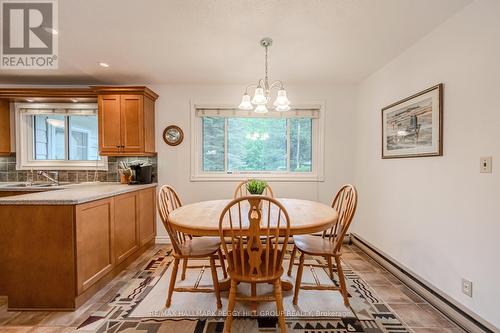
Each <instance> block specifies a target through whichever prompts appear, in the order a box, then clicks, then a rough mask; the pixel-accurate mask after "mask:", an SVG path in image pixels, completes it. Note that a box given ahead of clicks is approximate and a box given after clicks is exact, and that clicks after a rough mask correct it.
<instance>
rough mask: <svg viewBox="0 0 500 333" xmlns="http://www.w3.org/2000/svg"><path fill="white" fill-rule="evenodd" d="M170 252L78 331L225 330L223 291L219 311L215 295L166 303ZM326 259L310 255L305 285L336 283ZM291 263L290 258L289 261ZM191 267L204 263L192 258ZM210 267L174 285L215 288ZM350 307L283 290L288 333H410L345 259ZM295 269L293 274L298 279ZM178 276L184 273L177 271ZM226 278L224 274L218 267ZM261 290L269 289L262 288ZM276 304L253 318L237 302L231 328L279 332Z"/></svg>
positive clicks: (178, 296)
mask: <svg viewBox="0 0 500 333" xmlns="http://www.w3.org/2000/svg"><path fill="white" fill-rule="evenodd" d="M172 260H173V257H172V256H171V253H170V251H165V250H159V251H158V252H157V253H156V254H155V255H154V256H153V258H151V260H150V261H149V262H148V264H147V265H146V266H145V267H144V268H143V269H142V270H141V271H139V272H138V273H137V274H136V275H135V276H134V277H133V278H132V279H131V280H130V281H129V283H128V284H127V285H125V286H124V287H123V288H121V289H120V291H119V292H118V293H117V295H116V296H115V297H114V298H113V300H111V301H110V302H109V303H108V304H105V305H104V306H102V307H101V308H100V309H99V310H98V311H96V312H95V313H93V314H92V315H91V316H90V317H89V318H88V319H87V320H86V321H85V322H84V323H82V324H81V325H80V327H79V328H78V331H79V332H103V333H104V332H111V333H117V332H151V333H160V332H176V333H177V332H179V333H212V332H213V333H216V332H222V329H223V326H224V318H225V313H224V310H225V309H227V294H228V293H227V292H223V293H222V295H221V297H222V302H223V307H222V309H221V310H217V308H216V303H215V296H214V295H213V293H176V292H174V296H173V298H172V306H171V307H170V308H168V309H166V308H165V307H164V302H165V298H166V292H167V286H168V281H169V278H170V270H171V268H172V265H171V263H172ZM323 260H324V259H323V258H316V257H307V258H306V265H305V268H304V275H303V283H304V284H317V283H321V284H334V285H336V284H337V282H336V281H334V280H331V279H330V278H329V275H328V274H327V272H326V270H323V269H322V268H318V267H313V266H312V264H314V263H323ZM286 261H288V259H286ZM190 264H192V265H200V266H203V265H205V263H204V262H201V261H198V262H192V263H190ZM206 265H207V267H206V268H197V269H189V270H188V274H187V277H186V280H184V281H180V280H178V282H177V283H176V286H190V287H195V286H197V287H199V288H205V287H209V286H211V275H210V269H209V266H208V262H207V263H206ZM343 267H344V272H345V275H346V279H347V281H346V282H347V285H348V292H349V300H350V304H351V307H350V308H346V307H345V306H344V305H343V301H342V297H341V295H340V293H339V292H334V291H315V290H302V289H301V290H300V294H299V305H298V306H293V304H292V297H293V294H292V292H291V291H288V292H284V305H285V315H286V323H287V326H288V331H289V332H302V333H306V332H308V333H313V332H314V333H326V332H329V333H330V332H335V333H337V332H369V333H370V332H372V333H382V332H409V329H408V328H407V327H406V326H404V325H403V324H402V322H401V321H400V320H399V318H398V317H397V316H396V315H395V313H394V312H393V311H392V310H391V309H390V308H389V307H388V306H387V305H386V304H385V303H384V302H383V301H382V300H381V299H380V298H379V297H378V296H377V295H376V294H375V293H374V292H373V290H371V288H369V287H368V285H367V284H366V282H364V281H363V280H362V279H361V278H360V277H359V276H358V275H357V274H356V273H354V272H353V271H352V269H351V268H350V267H349V265H348V264H346V263H345V262H344V263H343ZM295 272H296V268H295V269H294V271H293V274H292V280H293V279H294V277H295ZM179 276H180V274H179ZM219 276H220V277H222V272H220V271H219ZM286 278H287V277H285V279H286ZM259 288H260V289H259V290H258V292H259V294H262V293H267V292H270V291H271V289H270V288H271V287H270V286H267V285H263V286H261V287H259ZM238 292H239V293H242V294H245V293H248V292H249V288H248V287H247V286H244V284H241V285H240V286H238ZM275 309H276V308H275V303H273V302H268V303H260V304H259V306H258V316H257V317H251V316H250V313H251V312H250V308H249V306H248V305H247V304H245V303H243V302H237V307H236V309H235V310H236V319H235V321H234V323H233V332H249V333H253V332H255V333H257V332H273V331H276V330H277V318H276V317H275V316H274V315H275Z"/></svg>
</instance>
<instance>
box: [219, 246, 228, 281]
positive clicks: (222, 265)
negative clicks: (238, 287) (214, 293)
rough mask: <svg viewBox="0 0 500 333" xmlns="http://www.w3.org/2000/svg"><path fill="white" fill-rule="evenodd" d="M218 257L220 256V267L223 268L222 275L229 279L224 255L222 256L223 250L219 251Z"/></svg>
mask: <svg viewBox="0 0 500 333" xmlns="http://www.w3.org/2000/svg"><path fill="white" fill-rule="evenodd" d="M217 255H218V256H219V261H220V266H221V267H222V274H223V276H224V279H226V278H227V271H226V263H225V262H224V255H223V254H222V250H221V249H220V248H219V250H218V251H217Z"/></svg>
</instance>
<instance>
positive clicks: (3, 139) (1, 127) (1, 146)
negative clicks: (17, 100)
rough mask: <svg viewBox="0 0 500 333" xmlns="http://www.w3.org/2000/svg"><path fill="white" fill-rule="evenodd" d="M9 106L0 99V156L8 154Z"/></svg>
mask: <svg viewBox="0 0 500 333" xmlns="http://www.w3.org/2000/svg"><path fill="white" fill-rule="evenodd" d="M10 150H11V149H10V104H9V101H8V100H7V99H0V156H2V155H9V154H10Z"/></svg>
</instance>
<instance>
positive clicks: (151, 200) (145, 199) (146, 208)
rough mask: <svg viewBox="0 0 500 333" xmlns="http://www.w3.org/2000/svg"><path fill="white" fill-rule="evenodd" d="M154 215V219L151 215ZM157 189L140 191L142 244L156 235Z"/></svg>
mask: <svg viewBox="0 0 500 333" xmlns="http://www.w3.org/2000/svg"><path fill="white" fill-rule="evenodd" d="M152 216H153V221H151V217H152ZM154 216H156V189H155V188H148V189H146V190H143V191H140V192H139V239H140V241H141V244H140V245H141V246H143V245H144V244H146V243H148V242H150V241H151V240H152V239H154V238H155V236H156V223H155V221H154Z"/></svg>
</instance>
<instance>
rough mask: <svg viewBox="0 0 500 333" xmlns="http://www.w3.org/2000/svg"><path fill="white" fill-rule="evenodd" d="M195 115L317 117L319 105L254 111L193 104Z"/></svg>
mask: <svg viewBox="0 0 500 333" xmlns="http://www.w3.org/2000/svg"><path fill="white" fill-rule="evenodd" d="M195 110H196V116H197V117H223V118H319V112H320V111H319V110H320V108H319V107H307V108H292V109H291V110H290V111H286V112H280V111H269V112H267V113H256V112H254V111H251V110H250V111H246V110H240V109H237V108H214V107H202V106H195Z"/></svg>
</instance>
